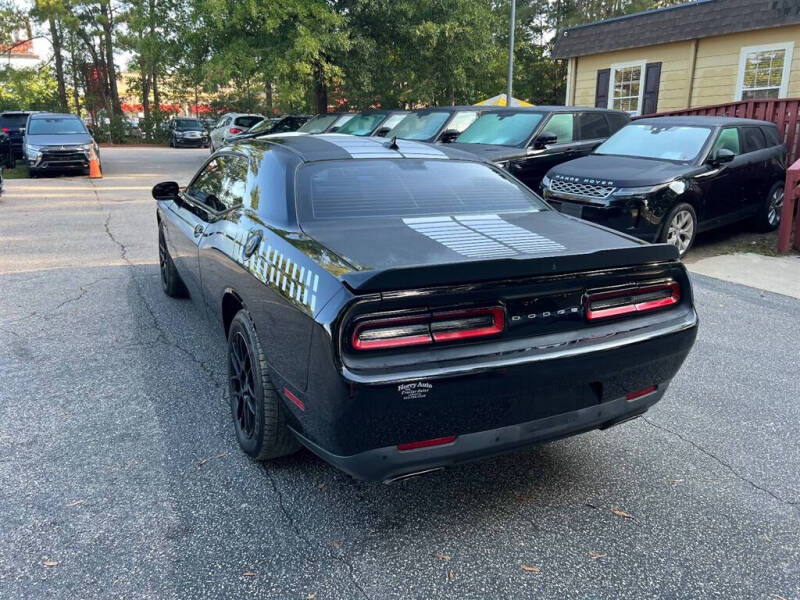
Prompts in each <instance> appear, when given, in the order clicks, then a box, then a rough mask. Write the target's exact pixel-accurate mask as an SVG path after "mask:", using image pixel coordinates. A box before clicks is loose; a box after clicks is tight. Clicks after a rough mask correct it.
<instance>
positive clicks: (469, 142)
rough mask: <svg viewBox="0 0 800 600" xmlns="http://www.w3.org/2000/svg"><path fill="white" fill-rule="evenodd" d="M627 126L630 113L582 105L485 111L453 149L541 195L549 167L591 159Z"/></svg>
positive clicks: (459, 138) (456, 142) (461, 136)
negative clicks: (502, 171)
mask: <svg viewBox="0 0 800 600" xmlns="http://www.w3.org/2000/svg"><path fill="white" fill-rule="evenodd" d="M629 121H630V117H629V116H628V113H626V112H622V111H615V110H607V109H601V108H588V107H581V106H536V107H534V108H498V109H494V110H490V111H487V112H484V113H483V115H482V116H481V118H479V119H478V120H477V121H475V122H474V123H472V125H470V126H469V127H467V129H466V130H464V132H463V133H462V134H461V135H459V136H458V137H457V138H456V139H455V143H454V144H453V147H454V148H458V149H459V150H463V151H465V152H469V153H471V154H474V155H476V156H478V157H479V158H481V159H483V160H488V161H491V162H493V163H495V164H496V165H497V166H498V167H501V168H504V169H506V170H507V171H508V172H509V173H511V174H512V175H514V176H515V177H516V178H517V179H519V180H520V181H522V183H524V184H525V185H527V186H528V187H529V188H531V189H532V190H534V191H538V189H539V184H540V183H541V181H542V177H544V174H545V173H547V171H548V170H549V169H550V168H551V167H554V166H555V165H558V164H560V163H563V162H565V161H568V160H573V159H575V158H579V157H581V156H585V155H587V154H589V153H590V152H591V151H592V150H594V149H595V148H596V147H597V146H599V145H600V144H601V143H602V142H604V141H605V140H606V138H608V136H610V135H611V134H613V133H614V132H616V131H618V130H619V129H620V128H621V127H623V126H624V125H625V124H627V123H628V122H629Z"/></svg>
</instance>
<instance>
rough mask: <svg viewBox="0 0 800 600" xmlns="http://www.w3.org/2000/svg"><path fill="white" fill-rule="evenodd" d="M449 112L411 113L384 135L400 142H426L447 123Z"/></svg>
mask: <svg viewBox="0 0 800 600" xmlns="http://www.w3.org/2000/svg"><path fill="white" fill-rule="evenodd" d="M449 115H450V113H449V112H443V111H442V112H422V113H411V114H410V115H407V116H406V117H405V118H404V119H403V120H402V121H400V122H399V123H398V124H397V125H395V127H394V128H393V129H392V130H391V131H389V133H387V134H386V137H388V138H391V137H395V136H397V137H399V138H400V139H401V140H427V139H430V138H432V137H433V136H435V135H436V134H437V132H438V131H439V129H441V127H442V125H444V124H445V121H447V117H448V116H449Z"/></svg>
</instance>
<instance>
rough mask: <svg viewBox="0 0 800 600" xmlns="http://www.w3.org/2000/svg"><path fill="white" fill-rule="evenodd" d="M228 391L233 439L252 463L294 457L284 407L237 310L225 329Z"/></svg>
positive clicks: (255, 341)
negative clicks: (288, 456)
mask: <svg viewBox="0 0 800 600" xmlns="http://www.w3.org/2000/svg"><path fill="white" fill-rule="evenodd" d="M228 386H229V388H228V391H229V394H230V399H231V416H232V417H233V427H234V431H235V432H236V439H237V440H238V441H239V446H241V448H242V450H243V451H244V453H245V454H247V455H248V456H250V457H251V458H253V459H254V460H259V461H261V460H269V459H272V458H278V457H280V456H286V455H288V454H293V453H294V452H297V450H299V449H300V444H299V442H298V441H297V439H296V438H295V437H294V436H293V435H292V432H291V431H290V430H289V427H288V426H287V424H286V408H285V407H284V405H283V401H282V400H281V397H280V396H279V395H278V392H277V390H275V388H274V387H273V385H272V381H270V378H269V367H268V365H267V359H266V357H265V356H264V351H263V349H262V347H261V343H260V342H259V340H258V335H257V334H256V331H255V328H254V327H253V322H252V320H251V319H250V315H249V314H248V313H247V311H245V310H240V311H239V312H238V313H236V316H235V317H234V318H233V321H232V322H231V326H230V329H229V330H228Z"/></svg>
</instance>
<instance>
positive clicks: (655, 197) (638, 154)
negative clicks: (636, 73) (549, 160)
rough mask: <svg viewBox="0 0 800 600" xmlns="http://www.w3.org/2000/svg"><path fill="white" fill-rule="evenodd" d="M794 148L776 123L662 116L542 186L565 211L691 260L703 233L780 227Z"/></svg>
mask: <svg viewBox="0 0 800 600" xmlns="http://www.w3.org/2000/svg"><path fill="white" fill-rule="evenodd" d="M785 178H786V146H784V144H783V142H782V141H781V139H780V136H779V135H778V128H777V127H776V126H775V124H774V123H768V122H766V121H754V120H750V119H739V118H735V117H656V118H650V119H640V120H637V121H634V122H633V123H630V124H629V125H627V126H625V127H624V128H623V129H621V130H620V131H618V132H617V133H616V134H615V135H613V136H612V137H611V138H609V139H608V140H607V141H606V142H605V143H603V144H602V145H601V146H600V147H598V148H597V150H595V152H594V154H592V155H590V156H586V157H583V158H580V159H578V160H573V161H570V162H567V163H564V164H561V165H558V166H557V167H554V168H553V169H551V170H550V171H549V172H548V173H547V176H546V177H545V178H544V180H543V181H542V192H543V195H544V197H545V198H546V199H547V201H548V202H549V203H550V204H551V205H552V206H553V207H554V208H556V209H558V210H560V211H561V212H564V213H567V214H570V215H573V216H576V217H580V218H582V219H586V220H588V221H594V222H596V223H600V224H602V225H606V226H608V227H611V228H613V229H618V230H620V231H624V232H625V233H628V234H631V235H634V236H636V237H639V238H642V239H645V240H648V241H652V242H668V243H670V244H672V245H674V246H676V247H677V248H678V252H679V253H680V255H681V256H683V255H684V254H685V253H686V252H687V250H689V248H690V247H691V246H692V243H693V242H694V239H695V236H696V235H697V233H698V232H702V231H705V230H708V229H712V228H715V227H719V226H722V225H726V224H728V223H732V222H735V221H739V220H742V219H746V218H752V219H753V220H754V222H755V224H756V226H757V227H758V228H759V229H761V230H765V231H769V230H772V229H775V228H776V227H777V226H778V224H779V223H780V218H781V209H782V208H783V186H784V180H785Z"/></svg>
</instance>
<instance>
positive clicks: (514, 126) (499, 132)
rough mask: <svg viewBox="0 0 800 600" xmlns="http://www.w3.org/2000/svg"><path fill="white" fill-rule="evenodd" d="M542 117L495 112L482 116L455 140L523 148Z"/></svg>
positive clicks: (527, 113)
mask: <svg viewBox="0 0 800 600" xmlns="http://www.w3.org/2000/svg"><path fill="white" fill-rule="evenodd" d="M542 117H544V113H540V112H530V111H526V112H516V113H515V112H510V111H509V112H496V113H488V114H485V115H483V116H482V117H481V118H480V119H478V120H477V121H475V122H474V123H473V124H472V125H470V126H469V127H467V128H466V129H465V130H464V132H463V133H462V134H461V135H459V136H458V137H457V138H456V142H459V143H462V144H495V145H498V146H517V147H522V146H524V145H525V144H526V143H527V142H528V140H529V139H530V138H531V136H532V135H533V132H534V131H535V130H536V127H537V126H538V125H539V122H540V121H541V120H542Z"/></svg>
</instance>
